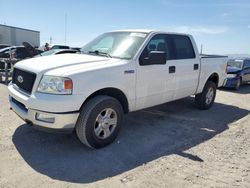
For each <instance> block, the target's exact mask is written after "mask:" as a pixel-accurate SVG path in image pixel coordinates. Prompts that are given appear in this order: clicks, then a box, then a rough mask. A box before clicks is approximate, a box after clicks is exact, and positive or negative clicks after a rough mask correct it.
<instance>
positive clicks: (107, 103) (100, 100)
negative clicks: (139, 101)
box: [76, 95, 124, 148]
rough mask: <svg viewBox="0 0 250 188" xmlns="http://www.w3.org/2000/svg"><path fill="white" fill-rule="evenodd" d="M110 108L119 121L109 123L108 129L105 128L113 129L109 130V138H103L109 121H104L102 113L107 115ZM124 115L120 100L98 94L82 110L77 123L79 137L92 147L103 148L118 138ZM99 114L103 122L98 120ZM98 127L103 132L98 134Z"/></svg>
mask: <svg viewBox="0 0 250 188" xmlns="http://www.w3.org/2000/svg"><path fill="white" fill-rule="evenodd" d="M105 110H106V111H105ZM108 110H110V111H111V112H112V113H113V114H114V115H113V116H115V117H117V118H115V119H116V120H117V121H116V122H117V123H116V125H115V124H114V125H108V129H107V127H106V128H105V130H109V131H110V128H111V130H112V131H110V132H109V133H110V135H109V136H108V137H107V138H105V137H104V136H103V138H102V134H103V135H105V134H106V133H105V131H104V128H103V127H104V126H105V125H107V124H108V123H107V122H106V124H105V123H104V119H105V118H104V117H102V114H103V113H104V115H105V114H106V113H107V111H108ZM123 115H124V113H123V109H122V106H121V104H120V102H119V101H118V100H116V99H115V98H112V97H109V96H104V95H101V96H96V97H94V98H92V99H90V100H89V101H88V102H87V103H86V104H84V106H83V107H82V109H81V111H80V115H79V117H78V120H77V123H76V134H77V137H78V138H79V140H80V141H81V142H82V143H83V144H85V145H86V146H88V147H90V148H102V147H104V146H107V145H108V144H110V143H112V142H113V141H114V140H115V139H116V137H117V135H118V133H119V130H120V128H121V125H122V122H123ZM99 116H101V119H102V123H99V122H97V121H98V120H97V118H98V117H99ZM105 116H106V115H105ZM110 116H111V115H110ZM106 119H107V118H106ZM110 119H111V118H110ZM110 119H109V120H110ZM109 126H110V127H109ZM112 126H113V127H112ZM97 128H99V129H103V133H102V132H100V133H98V135H97V133H96V132H95V131H96V130H97ZM106 135H108V134H106ZM106 135H105V136H106Z"/></svg>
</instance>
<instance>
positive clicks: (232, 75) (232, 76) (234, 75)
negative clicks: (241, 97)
mask: <svg viewBox="0 0 250 188" xmlns="http://www.w3.org/2000/svg"><path fill="white" fill-rule="evenodd" d="M236 76H237V74H227V78H235V77H236Z"/></svg>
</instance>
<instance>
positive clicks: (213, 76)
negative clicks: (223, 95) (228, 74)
mask: <svg viewBox="0 0 250 188" xmlns="http://www.w3.org/2000/svg"><path fill="white" fill-rule="evenodd" d="M207 81H212V82H214V83H215V85H216V88H217V87H218V84H219V75H218V74H217V73H216V72H214V73H213V74H211V75H210V76H209V77H208V79H207ZM207 81H206V83H207Z"/></svg>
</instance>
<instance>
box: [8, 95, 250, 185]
mask: <svg viewBox="0 0 250 188" xmlns="http://www.w3.org/2000/svg"><path fill="white" fill-rule="evenodd" d="M192 100H193V99H192V98H191V97H189V98H186V99H182V100H179V101H175V102H171V103H167V104H164V105H160V106H157V107H154V108H149V109H146V110H142V111H138V112H134V113H131V114H129V115H127V116H126V118H125V125H124V127H123V129H122V130H121V133H120V135H119V136H118V139H117V140H116V141H115V143H113V144H111V145H110V146H108V147H106V148H103V149H100V150H92V149H88V148H87V147H85V146H83V145H82V144H81V143H80V142H79V141H78V139H77V138H76V136H75V135H74V134H71V135H59V134H49V133H44V132H40V131H37V130H35V129H33V128H32V127H30V126H27V125H26V124H24V125H21V126H20V127H18V128H17V129H16V131H15V133H14V135H13V138H12V140H13V143H14V145H15V147H16V148H17V150H18V152H19V153H20V155H21V156H22V157H23V159H24V160H25V161H26V162H27V163H28V164H29V165H30V166H31V167H32V168H33V169H34V170H36V171H37V172H39V173H41V174H44V175H47V176H49V177H50V178H53V179H57V180H62V181H67V182H73V183H91V182H95V181H98V180H102V179H105V178H108V177H112V176H115V175H118V174H121V173H124V172H126V171H128V170H131V169H134V168H136V167H139V166H141V165H143V164H145V163H148V162H150V161H153V160H156V159H159V158H160V157H162V156H168V155H172V154H177V155H180V156H182V157H185V158H187V160H193V161H196V162H203V159H202V158H200V157H199V156H194V155H192V154H188V153H187V152H185V151H186V150H188V149H189V148H192V147H195V146H196V145H198V144H201V143H203V142H205V141H207V140H209V139H211V138H213V137H214V136H215V135H217V134H220V133H221V132H223V131H225V130H226V129H228V128H229V127H228V126H230V125H229V124H230V123H232V122H234V121H236V120H239V119H241V118H243V117H244V116H246V115H248V114H249V111H248V110H245V109H240V108H238V107H235V106H228V105H224V104H219V103H215V105H214V106H213V108H212V109H210V110H209V111H200V110H198V109H196V108H195V107H194V106H193V105H192Z"/></svg>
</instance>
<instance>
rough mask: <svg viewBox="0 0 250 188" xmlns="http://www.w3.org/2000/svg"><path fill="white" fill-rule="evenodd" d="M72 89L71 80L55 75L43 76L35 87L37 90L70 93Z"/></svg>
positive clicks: (59, 93)
mask: <svg viewBox="0 0 250 188" xmlns="http://www.w3.org/2000/svg"><path fill="white" fill-rule="evenodd" d="M72 90H73V82H72V80H71V79H69V78H64V77H57V76H43V78H42V80H41V81H40V83H39V86H38V88H37V91H38V92H42V93H50V94H58V95H70V94H72Z"/></svg>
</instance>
